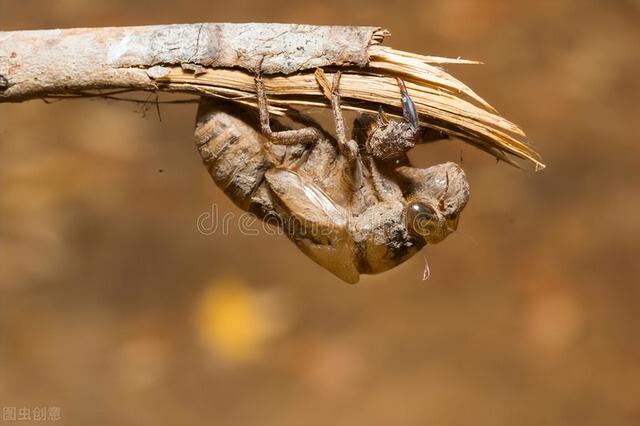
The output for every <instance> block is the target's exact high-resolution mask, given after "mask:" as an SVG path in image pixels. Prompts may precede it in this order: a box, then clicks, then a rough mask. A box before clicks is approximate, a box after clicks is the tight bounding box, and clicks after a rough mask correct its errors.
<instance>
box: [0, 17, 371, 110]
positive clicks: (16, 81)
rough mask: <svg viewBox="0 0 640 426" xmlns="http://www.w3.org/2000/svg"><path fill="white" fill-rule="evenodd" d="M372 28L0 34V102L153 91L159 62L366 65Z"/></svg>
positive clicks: (194, 27) (266, 69)
mask: <svg viewBox="0 0 640 426" xmlns="http://www.w3.org/2000/svg"><path fill="white" fill-rule="evenodd" d="M381 36H382V32H381V31H379V28H376V27H344V26H314V25H298V24H213V23H203V24H182V25H158V26H142V27H113V28H78V29H64V30H59V29H56V30H37V31H11V32H0V102H7V101H21V100H24V99H29V98H34V97H39V96H44V95H47V94H54V93H64V92H73V91H80V90H87V89H116V88H131V89H140V90H154V89H156V88H157V87H156V84H155V81H154V80H155V79H156V78H159V77H162V73H163V68H162V67H161V65H174V66H175V65H181V66H182V67H184V68H186V69H190V70H193V71H194V72H196V73H197V72H199V70H201V69H203V68H202V67H214V68H217V67H237V68H242V69H244V70H246V71H249V72H256V71H257V70H258V68H259V67H261V71H262V72H263V73H265V74H277V73H280V74H291V73H295V72H297V71H301V70H305V69H313V68H317V67H324V66H330V65H334V66H343V65H345V66H365V65H367V63H368V60H369V57H368V54H367V50H368V48H369V46H370V45H372V44H375V43H377V41H379V39H380V37H381Z"/></svg>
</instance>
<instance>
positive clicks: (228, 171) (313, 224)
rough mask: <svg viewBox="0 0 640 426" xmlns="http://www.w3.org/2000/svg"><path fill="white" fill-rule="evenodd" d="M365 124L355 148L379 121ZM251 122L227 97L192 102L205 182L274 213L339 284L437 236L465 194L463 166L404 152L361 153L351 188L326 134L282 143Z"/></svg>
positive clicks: (262, 212)
mask: <svg viewBox="0 0 640 426" xmlns="http://www.w3.org/2000/svg"><path fill="white" fill-rule="evenodd" d="M363 122H364V123H365V124H366V123H367V120H363ZM368 125H369V131H367V132H364V133H361V134H360V135H359V136H358V137H357V139H358V140H357V142H358V145H359V147H360V149H361V150H362V151H366V150H367V140H368V139H370V137H369V136H371V135H372V134H375V130H377V129H378V128H379V126H378V125H377V124H376V123H375V122H373V121H370V122H369V123H368ZM257 129H258V124H257V123H255V117H254V116H253V115H252V114H250V113H249V112H247V111H243V110H242V109H241V107H239V106H237V105H232V104H221V103H215V102H213V101H208V100H203V101H202V102H201V104H200V108H199V111H198V122H197V126H196V141H197V145H198V149H199V152H200V154H201V155H202V158H203V161H204V163H205V165H206V167H207V168H208V170H209V173H210V174H211V176H212V178H213V180H214V181H215V183H216V184H217V185H218V186H219V187H220V188H221V189H222V190H223V191H224V192H225V193H226V194H227V195H228V196H229V197H230V198H231V199H232V200H233V201H234V202H235V203H236V204H237V205H238V206H239V207H240V208H242V209H243V210H245V211H249V212H252V213H254V214H256V215H257V216H258V217H259V218H260V219H262V220H265V221H268V222H270V223H273V222H275V221H277V222H278V223H279V224H280V225H281V226H283V228H284V229H285V230H286V233H287V235H288V236H289V238H290V239H291V240H292V241H293V242H295V243H296V245H297V246H298V247H299V248H300V249H301V250H302V251H303V252H304V253H305V254H307V255H308V256H309V257H310V258H311V259H313V260H314V261H315V262H317V263H318V264H320V265H321V266H323V267H324V268H326V269H328V270H329V271H331V272H332V273H334V274H335V275H337V276H338V277H340V278H341V279H343V280H344V281H346V282H349V283H355V282H357V281H358V279H359V274H360V273H366V274H374V273H379V272H383V271H386V270H388V269H391V268H393V267H395V266H397V265H399V264H401V263H402V262H404V261H406V260H407V259H409V258H410V257H411V256H412V255H414V254H415V253H417V252H418V251H419V250H420V249H421V248H422V247H423V246H424V245H425V244H427V243H435V242H438V241H440V240H441V239H443V238H444V237H445V236H446V235H448V234H449V233H450V232H452V231H453V230H455V226H456V225H457V218H458V214H459V212H460V211H461V210H462V208H463V207H464V205H465V204H466V201H467V199H468V195H469V192H468V186H467V184H466V180H465V178H464V173H463V172H462V170H461V169H460V168H459V167H458V166H457V165H455V164H453V163H446V164H443V165H438V166H434V167H432V168H428V169H416V168H413V167H411V166H410V165H409V161H408V159H407V158H406V155H404V154H402V155H399V156H396V157H395V158H393V159H392V160H374V159H373V158H372V157H371V156H368V157H365V160H367V161H368V162H369V163H367V161H365V162H364V167H363V169H364V172H363V174H364V179H362V182H361V184H360V186H359V187H358V188H354V184H353V180H352V179H351V172H352V169H351V168H350V167H349V164H348V161H347V159H346V158H345V157H344V156H343V155H341V153H340V151H339V147H338V144H337V142H336V140H335V139H333V138H332V137H331V136H329V135H324V137H321V138H319V139H318V140H317V141H315V143H312V144H311V143H310V144H306V145H288V146H285V145H276V144H272V143H270V142H269V141H268V140H267V138H265V137H264V136H263V135H262V134H261V133H260V132H259V131H258V130H257ZM374 161H375V165H374V164H373V163H371V162H374ZM447 203H448V205H446V204H447ZM415 206H422V207H424V209H426V210H425V211H426V216H425V211H418V210H420V209H418V210H416V209H415ZM425 206H426V207H425ZM421 220H422V221H423V222H424V223H423V225H424V226H422V228H424V229H422V228H421V227H420V226H421V225H420V221H421ZM438 224H440V225H443V224H444V225H446V227H444V228H443V227H442V226H440V227H438ZM430 226H431V228H430Z"/></svg>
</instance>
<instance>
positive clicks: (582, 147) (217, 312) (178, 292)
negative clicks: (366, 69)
mask: <svg viewBox="0 0 640 426" xmlns="http://www.w3.org/2000/svg"><path fill="white" fill-rule="evenodd" d="M639 18H640V2H638V1H637V0H627V1H623V0H619V1H606V2H605V1H596V0H582V1H578V0H573V1H571V0H557V1H541V2H524V1H521V2H512V1H498V0H485V1H480V0H439V1H414V2H406V3H394V2H389V1H372V0H367V1H364V0H362V1H355V2H350V3H347V2H344V1H316V2H306V1H300V2H292V1H282V0H277V1H264V2H261V1H244V0H234V1H230V2H220V1H219V2H212V1H200V0H183V1H181V2H175V1H174V2H169V1H165V0H162V1H160V0H157V1H140V2H135V3H134V2H130V1H124V0H112V1H87V0H49V1H27V0H22V1H20V2H18V1H11V0H0V29H1V30H14V29H36V28H56V27H77V26H107V25H142V24H155V23H183V22H202V21H211V22H247V21H265V22H300V23H312V24H353V25H357V24H370V25H380V26H384V27H386V28H388V29H389V30H391V32H392V34H393V36H392V37H391V38H389V39H388V40H387V42H386V44H387V45H390V46H393V47H395V48H398V49H404V50H412V51H416V52H418V53H424V54H433V55H442V56H454V57H456V56H462V57H465V58H469V59H478V60H482V61H484V62H485V63H486V65H483V66H457V67H450V68H449V71H451V72H452V73H453V74H454V75H456V76H457V77H459V78H461V79H462V80H463V81H465V82H467V83H468V84H469V85H470V86H471V87H473V88H474V89H475V90H476V91H477V92H478V93H479V94H480V95H482V96H484V97H485V98H486V99H487V100H489V101H490V102H491V103H492V104H493V105H494V106H496V107H497V108H498V110H500V111H501V112H502V113H503V114H505V115H506V116H507V118H510V119H512V120H513V121H515V122H516V123H518V124H520V125H521V126H522V127H523V128H524V129H525V131H527V132H528V134H529V135H530V137H531V139H532V140H533V142H534V143H535V144H536V146H537V148H538V149H539V150H540V151H541V153H542V154H543V156H544V158H545V160H546V162H547V164H548V165H549V167H548V169H547V170H545V171H543V172H540V173H530V172H524V171H519V170H516V169H514V168H510V167H508V166H506V165H504V164H496V162H495V161H494V160H493V159H492V158H490V157H489V156H487V155H486V154H483V153H480V152H477V151H475V150H474V149H472V148H468V147H466V146H464V145H463V144H461V143H458V142H448V143H446V144H440V145H436V146H424V147H421V148H419V149H416V150H415V152H413V155H412V156H413V159H414V160H415V163H416V164H418V165H423V166H424V165H428V164H433V163H436V162H442V161H445V160H447V159H451V160H455V161H457V160H459V158H460V157H461V156H462V158H463V165H464V167H465V169H466V171H467V175H468V178H469V180H470V184H471V189H472V199H471V203H470V204H469V206H468V207H467V209H466V211H465V213H464V214H463V215H462V219H461V226H460V229H459V231H458V232H457V233H455V234H454V235H452V236H451V237H449V239H448V240H447V241H445V242H444V243H442V244H440V245H438V246H435V247H429V248H427V249H426V251H425V252H424V254H426V256H427V258H428V260H429V264H430V265H431V270H432V276H431V278H430V279H429V280H428V281H426V282H422V281H421V280H420V278H421V274H422V269H423V264H424V260H423V258H422V256H416V257H415V258H414V259H412V260H411V261H409V262H407V263H406V264H404V265H402V266H401V267H399V268H397V269H395V270H393V271H391V272H388V273H385V274H383V275H378V276H370V277H369V276H365V277H363V279H362V281H361V283H360V284H359V285H356V286H349V285H346V284H343V283H342V282H340V281H338V280H337V279H336V278H334V277H333V276H332V275H330V274H329V273H328V272H326V271H324V270H323V269H321V268H320V267H319V266H316V265H315V264H314V263H313V262H311V261H310V260H308V259H307V258H306V257H305V256H303V255H302V254H301V253H300V252H298V251H297V249H296V248H295V247H294V246H293V244H291V243H290V242H289V241H288V240H287V239H286V238H285V237H283V236H279V237H277V236H268V235H265V234H261V235H259V236H248V235H243V234H242V233H241V232H240V230H239V229H238V227H237V226H233V223H234V222H233V221H232V226H231V227H230V230H229V234H228V235H223V234H222V233H221V232H217V233H214V234H213V235H202V234H200V233H199V232H197V229H196V220H197V218H198V216H199V215H200V214H201V213H203V212H207V211H210V210H211V209H212V203H216V205H217V208H218V213H219V214H220V215H222V214H225V213H228V212H233V213H236V214H237V213H238V209H237V208H235V207H234V206H233V205H232V204H231V203H230V202H229V201H228V200H227V199H226V198H225V197H224V196H223V194H222V193H221V192H220V191H219V190H218V189H217V188H215V187H214V185H213V183H212V182H211V181H210V178H209V176H208V175H207V173H206V172H205V169H204V168H203V167H202V165H201V163H200V159H199V157H198V154H197V153H196V150H195V149H194V147H193V145H192V143H193V142H192V127H193V122H194V118H195V106H194V105H163V106H162V111H161V112H162V122H160V121H159V120H158V117H157V115H156V113H155V111H154V110H153V109H151V110H149V111H146V113H145V111H144V109H143V108H141V107H140V106H137V105H133V104H128V103H114V102H107V101H99V100H76V101H64V102H58V103H54V104H50V105H47V104H45V103H43V102H41V101H32V102H28V103H24V104H2V105H0V406H2V407H27V408H30V409H31V408H33V407H41V406H54V407H61V410H62V420H61V422H62V423H64V424H73V425H84V424H94V425H119V424H125V425H127V424H137V425H155V426H157V425H175V424H203V423H205V422H206V423H208V424H216V425H218V424H220V425H223V424H224V425H227V424H228V425H256V424H260V425H327V424H331V425H354V424H374V425H388V424H406V425H418V424H420V425H424V424H434V425H514V424H516V425H540V424H544V425H603V424H606V425H637V424H640V339H639V334H638V325H639V324H640V313H639V311H640V304H639V302H640V300H639V298H640V290H639V289H640V287H639V276H640V266H639V265H640V262H639V261H638V259H637V256H638V252H639V251H638V249H639V248H640V244H639V237H640V221H639V218H640V192H639V190H638V188H639V184H640V161H639V160H640V143H639V142H640V141H639V140H638V136H637V135H638V130H637V126H638V102H640V90H639V89H640V84H639V83H638V75H639V71H640V69H639V68H640V67H639V65H640V57H639V56H640V54H639V52H640V50H639V49H638V41H639V40H640V27H639V26H638V22H640V19H639ZM27 423H28V422H27V421H23V422H22V423H20V424H27Z"/></svg>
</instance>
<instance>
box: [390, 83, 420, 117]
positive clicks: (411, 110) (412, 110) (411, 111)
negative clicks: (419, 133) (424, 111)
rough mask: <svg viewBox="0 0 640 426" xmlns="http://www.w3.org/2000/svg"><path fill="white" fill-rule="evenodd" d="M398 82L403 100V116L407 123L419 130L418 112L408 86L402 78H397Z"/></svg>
mask: <svg viewBox="0 0 640 426" xmlns="http://www.w3.org/2000/svg"><path fill="white" fill-rule="evenodd" d="M396 81H397V82H398V86H400V96H401V98H402V115H403V116H404V119H405V121H407V122H408V123H409V124H411V126H413V128H415V129H417V128H418V126H419V125H420V122H419V120H418V112H417V111H416V105H415V104H414V103H413V100H411V97H410V96H409V91H408V90H407V86H405V84H404V81H403V80H402V79H401V78H400V77H396Z"/></svg>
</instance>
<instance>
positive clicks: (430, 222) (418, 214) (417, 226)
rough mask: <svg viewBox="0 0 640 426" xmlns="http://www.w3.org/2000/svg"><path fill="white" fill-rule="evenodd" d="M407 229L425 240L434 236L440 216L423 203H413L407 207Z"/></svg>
mask: <svg viewBox="0 0 640 426" xmlns="http://www.w3.org/2000/svg"><path fill="white" fill-rule="evenodd" d="M406 212H407V227H408V228H409V229H411V230H412V231H413V232H415V233H417V234H419V235H422V236H423V237H425V238H429V237H432V236H434V233H435V232H436V230H437V228H438V223H439V219H438V215H437V213H436V212H435V210H434V209H433V208H432V207H431V206H428V205H426V204H423V203H411V204H409V206H407V210H406Z"/></svg>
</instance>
